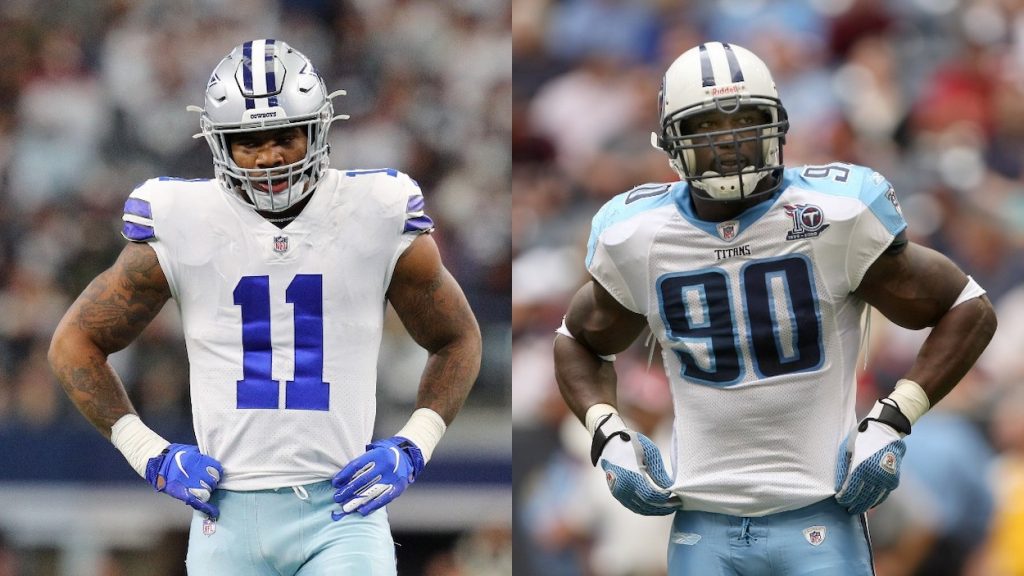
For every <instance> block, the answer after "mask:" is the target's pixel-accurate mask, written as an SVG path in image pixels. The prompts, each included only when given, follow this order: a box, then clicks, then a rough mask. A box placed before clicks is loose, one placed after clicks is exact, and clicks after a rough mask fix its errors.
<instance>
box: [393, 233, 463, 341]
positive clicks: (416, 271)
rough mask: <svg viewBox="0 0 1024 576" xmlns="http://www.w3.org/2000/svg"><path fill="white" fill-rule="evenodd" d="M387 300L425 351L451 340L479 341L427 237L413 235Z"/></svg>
mask: <svg viewBox="0 0 1024 576" xmlns="http://www.w3.org/2000/svg"><path fill="white" fill-rule="evenodd" d="M387 298H388V301H389V302H391V305H392V306H393V307H394V308H395V312H396V313H397V314H398V318H399V319H400V320H401V321H402V324H403V325H405V328H406V330H408V331H409V335H410V336H412V338H413V340H415V341H416V343H417V344H419V345H420V346H422V347H424V348H425V349H426V350H427V351H429V352H434V351H436V350H438V349H440V348H442V347H443V346H446V345H448V344H450V343H452V342H455V341H461V340H464V339H469V340H473V341H475V342H478V341H479V339H480V336H479V335H480V328H479V327H478V326H477V322H476V318H475V317H474V316H473V311H472V310H471V309H470V307H469V302H467V301H466V296H465V294H463V292H462V288H461V287H460V286H459V284H458V282H456V281H455V278H453V277H452V275H451V274H450V273H449V272H448V270H446V269H445V267H444V265H443V264H442V263H441V256H440V253H439V252H438V250H437V244H436V243H434V239H433V238H431V237H430V236H429V235H426V234H424V235H421V236H417V237H416V239H415V240H413V242H412V244H411V245H410V246H409V248H408V249H406V251H405V253H403V254H402V256H401V257H400V258H399V259H398V262H397V263H396V264H395V272H394V274H393V275H392V277H391V284H390V286H388V291H387Z"/></svg>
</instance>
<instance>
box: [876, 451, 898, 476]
mask: <svg viewBox="0 0 1024 576" xmlns="http://www.w3.org/2000/svg"><path fill="white" fill-rule="evenodd" d="M878 465H879V466H881V467H882V470H885V471H886V472H888V473H889V474H894V475H895V474H896V473H897V470H896V455H895V454H893V453H892V452H886V453H885V454H882V460H881V462H879V463H878Z"/></svg>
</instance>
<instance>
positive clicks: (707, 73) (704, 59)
mask: <svg viewBox="0 0 1024 576" xmlns="http://www.w3.org/2000/svg"><path fill="white" fill-rule="evenodd" d="M700 75H701V78H703V80H704V84H703V86H714V85H715V72H714V71H713V70H712V69H711V57H710V56H708V47H707V46H705V45H704V44H701V45H700Z"/></svg>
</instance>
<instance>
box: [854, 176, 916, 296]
mask: <svg viewBox="0 0 1024 576" xmlns="http://www.w3.org/2000/svg"><path fill="white" fill-rule="evenodd" d="M860 200H861V202H862V203H863V204H864V207H865V208H864V210H863V211H862V212H861V213H860V215H859V216H858V217H857V220H856V222H855V223H854V225H853V230H852V233H851V235H850V240H849V247H848V249H847V253H846V276H847V279H848V281H849V284H850V290H851V291H852V290H856V289H857V287H858V286H860V283H861V280H863V279H864V274H865V273H867V271H868V268H870V267H871V265H872V264H873V263H874V262H875V260H877V259H878V257H879V256H881V255H882V253H883V252H885V251H886V250H887V249H888V248H889V246H890V245H892V243H893V241H894V240H896V239H897V238H898V237H900V235H901V234H903V233H904V232H905V230H906V228H907V222H906V220H904V219H903V212H902V209H901V208H900V204H899V200H898V199H897V198H896V190H895V189H894V188H893V185H892V184H890V183H889V181H888V180H886V179H885V177H884V176H882V175H881V174H879V173H878V172H872V173H871V174H870V175H866V176H865V177H864V179H863V181H862V182H861V188H860Z"/></svg>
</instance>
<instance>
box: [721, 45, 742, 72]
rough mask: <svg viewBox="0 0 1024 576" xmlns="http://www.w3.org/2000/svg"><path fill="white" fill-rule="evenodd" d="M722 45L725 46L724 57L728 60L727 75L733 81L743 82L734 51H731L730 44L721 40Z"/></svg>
mask: <svg viewBox="0 0 1024 576" xmlns="http://www.w3.org/2000/svg"><path fill="white" fill-rule="evenodd" d="M722 47H723V48H725V58H726V59H727V60H728V61H729V76H731V77H732V81H733V82H743V70H742V69H741V68H740V61H739V60H737V59H736V53H735V52H733V51H732V46H729V45H728V44H726V43H725V42H722Z"/></svg>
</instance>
